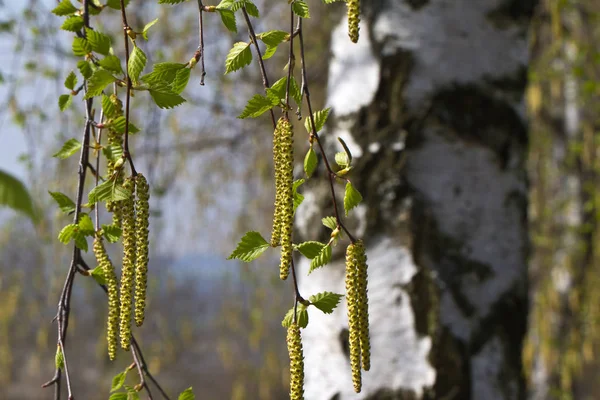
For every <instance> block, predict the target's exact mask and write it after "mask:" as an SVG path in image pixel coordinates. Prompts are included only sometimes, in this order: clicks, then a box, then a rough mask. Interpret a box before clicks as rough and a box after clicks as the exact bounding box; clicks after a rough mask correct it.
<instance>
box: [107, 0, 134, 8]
mask: <svg viewBox="0 0 600 400" xmlns="http://www.w3.org/2000/svg"><path fill="white" fill-rule="evenodd" d="M106 5H107V6H108V7H110V8H112V9H115V10H120V9H121V0H107V1H106ZM128 5H129V0H125V7H127V6H128Z"/></svg>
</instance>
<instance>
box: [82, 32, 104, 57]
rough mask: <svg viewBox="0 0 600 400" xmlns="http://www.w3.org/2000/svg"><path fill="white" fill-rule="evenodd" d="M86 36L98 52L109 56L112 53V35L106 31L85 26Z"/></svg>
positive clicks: (93, 48)
mask: <svg viewBox="0 0 600 400" xmlns="http://www.w3.org/2000/svg"><path fill="white" fill-rule="evenodd" d="M85 34H86V38H87V40H88V42H89V44H90V46H91V47H92V50H93V51H95V52H96V53H99V54H102V55H103V56H107V55H108V54H109V53H110V37H109V36H108V35H105V34H104V33H101V32H98V31H95V30H93V29H90V28H85Z"/></svg>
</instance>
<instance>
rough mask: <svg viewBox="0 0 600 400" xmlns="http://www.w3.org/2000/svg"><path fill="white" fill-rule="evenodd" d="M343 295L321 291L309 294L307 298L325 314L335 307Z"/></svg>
mask: <svg viewBox="0 0 600 400" xmlns="http://www.w3.org/2000/svg"><path fill="white" fill-rule="evenodd" d="M342 297H344V295H342V294H337V293H331V292H323V293H317V294H315V295H313V296H310V297H309V298H308V300H309V301H310V302H311V304H312V305H313V306H315V307H317V308H318V309H319V310H321V311H323V312H324V313H325V314H331V313H332V312H333V310H334V308H336V307H337V305H338V303H339V302H340V300H341V299H342Z"/></svg>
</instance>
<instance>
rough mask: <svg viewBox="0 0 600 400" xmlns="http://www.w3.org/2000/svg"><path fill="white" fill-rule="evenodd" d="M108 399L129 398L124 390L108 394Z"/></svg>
mask: <svg viewBox="0 0 600 400" xmlns="http://www.w3.org/2000/svg"><path fill="white" fill-rule="evenodd" d="M108 400H129V399H128V395H127V393H126V392H117V393H113V394H111V395H110V397H109V398H108Z"/></svg>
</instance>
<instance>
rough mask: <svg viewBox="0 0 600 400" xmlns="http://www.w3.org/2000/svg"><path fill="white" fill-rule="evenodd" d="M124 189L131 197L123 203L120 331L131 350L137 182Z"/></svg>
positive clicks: (129, 183)
mask: <svg viewBox="0 0 600 400" xmlns="http://www.w3.org/2000/svg"><path fill="white" fill-rule="evenodd" d="M123 187H124V188H125V189H127V190H129V191H130V192H131V197H129V198H128V199H127V200H122V201H121V211H122V214H123V269H122V271H121V317H120V320H119V331H120V333H121V348H123V349H124V350H129V346H130V344H131V306H132V304H131V303H132V290H133V280H134V274H135V244H136V243H135V236H136V234H135V233H136V232H135V211H134V208H133V199H134V196H135V181H134V180H133V178H131V177H129V178H127V179H126V180H125V183H123Z"/></svg>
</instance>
